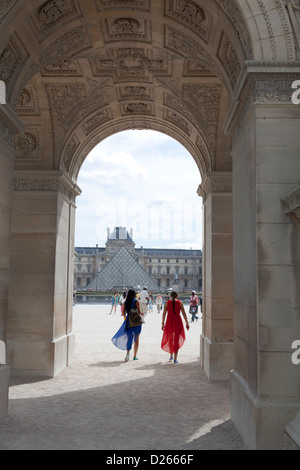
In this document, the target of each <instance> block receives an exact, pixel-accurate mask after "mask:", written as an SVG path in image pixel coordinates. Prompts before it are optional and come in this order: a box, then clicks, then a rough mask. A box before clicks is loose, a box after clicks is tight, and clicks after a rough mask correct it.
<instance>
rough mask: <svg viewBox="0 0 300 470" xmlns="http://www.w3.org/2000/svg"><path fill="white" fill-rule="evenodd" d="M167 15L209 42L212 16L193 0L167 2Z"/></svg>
mask: <svg viewBox="0 0 300 470" xmlns="http://www.w3.org/2000/svg"><path fill="white" fill-rule="evenodd" d="M165 2H166V14H167V15H168V16H171V17H173V18H175V19H177V21H180V22H183V23H184V24H186V25H188V27H189V28H191V29H192V30H194V31H195V32H196V33H197V34H199V36H200V37H201V38H202V39H203V40H204V41H205V42H208V41H209V37H210V32H211V24H212V16H211V15H210V14H209V13H208V12H207V11H204V10H203V9H202V8H201V7H200V6H199V5H197V4H196V3H195V2H193V1H192V0H165Z"/></svg>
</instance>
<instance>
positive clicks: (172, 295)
mask: <svg viewBox="0 0 300 470" xmlns="http://www.w3.org/2000/svg"><path fill="white" fill-rule="evenodd" d="M171 297H172V299H173V313H175V300H176V299H177V297H178V294H177V292H175V291H174V290H173V292H171Z"/></svg>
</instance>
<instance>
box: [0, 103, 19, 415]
mask: <svg viewBox="0 0 300 470" xmlns="http://www.w3.org/2000/svg"><path fill="white" fill-rule="evenodd" d="M23 129H24V127H23V125H22V123H21V121H20V120H19V119H18V118H17V116H16V115H15V113H14V112H13V111H12V110H11V109H10V107H9V105H0V341H1V350H2V351H3V353H2V354H1V357H0V415H1V413H3V412H5V411H6V410H7V402H8V380H9V368H8V366H7V365H6V354H5V352H6V351H5V350H6V322H7V304H8V284H9V268H10V257H9V249H10V224H11V198H12V180H13V165H14V154H15V151H14V136H15V134H18V133H20V132H23Z"/></svg>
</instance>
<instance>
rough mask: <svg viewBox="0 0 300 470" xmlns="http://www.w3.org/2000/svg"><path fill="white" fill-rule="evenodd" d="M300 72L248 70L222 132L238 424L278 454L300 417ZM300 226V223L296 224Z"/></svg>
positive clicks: (257, 444)
mask: <svg viewBox="0 0 300 470" xmlns="http://www.w3.org/2000/svg"><path fill="white" fill-rule="evenodd" d="M299 65H300V64H299V63H291V64H288V63H282V64H281V63H279V62H272V63H271V62H270V63H268V62H264V63H256V62H247V63H246V64H245V68H244V73H243V74H241V76H240V79H239V82H238V84H237V87H236V90H235V91H236V100H235V102H234V103H233V105H232V107H231V110H230V112H229V114H228V119H227V122H226V124H225V130H226V131H227V132H228V133H230V134H231V135H232V137H233V142H234V145H233V150H232V159H233V218H234V231H233V237H234V255H233V259H234V266H233V276H234V344H235V361H234V368H233V372H232V381H231V416H232V419H233V421H234V423H235V426H236V427H237V429H238V430H239V432H240V434H241V436H242V438H243V440H244V442H245V446H246V448H248V449H270V450H271V449H280V448H282V447H283V445H284V442H283V436H284V429H285V426H286V425H287V423H289V422H290V421H291V420H292V419H293V418H294V416H295V414H296V412H297V410H299V409H300V401H299V370H298V369H299V366H296V365H295V364H293V362H292V353H293V351H292V349H291V347H292V343H293V341H295V340H298V339H300V322H299V320H300V315H299V312H300V302H299V285H300V269H299V265H300V262H299V260H300V251H299V229H298V227H299V225H298V224H297V219H298V205H297V204H298V203H297V200H298V188H299V171H300V166H299V146H300V134H299V128H300V106H297V105H295V104H293V102H292V94H293V92H294V89H293V88H292V84H293V82H294V81H295V80H297V79H299V74H300V67H299ZM295 222H296V223H295Z"/></svg>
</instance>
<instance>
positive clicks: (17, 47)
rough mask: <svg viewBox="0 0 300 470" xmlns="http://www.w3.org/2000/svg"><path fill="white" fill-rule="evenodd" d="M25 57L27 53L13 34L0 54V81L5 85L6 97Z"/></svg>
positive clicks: (17, 37)
mask: <svg viewBox="0 0 300 470" xmlns="http://www.w3.org/2000/svg"><path fill="white" fill-rule="evenodd" d="M27 57H28V53H27V51H26V49H25V47H24V45H23V43H22V41H21V39H20V38H19V36H18V35H17V33H14V34H13V35H12V36H11V37H10V40H9V42H8V43H7V44H6V46H5V47H4V49H3V50H2V52H1V54H0V80H3V81H4V82H5V83H6V90H7V95H8V96H9V94H10V87H11V85H12V84H13V80H14V77H16V76H17V74H18V72H19V70H21V68H22V66H24V64H25V62H26V59H27Z"/></svg>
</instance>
